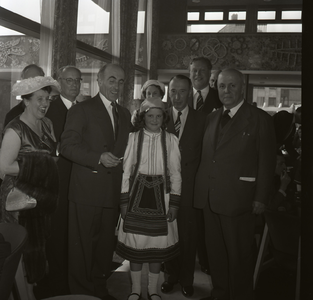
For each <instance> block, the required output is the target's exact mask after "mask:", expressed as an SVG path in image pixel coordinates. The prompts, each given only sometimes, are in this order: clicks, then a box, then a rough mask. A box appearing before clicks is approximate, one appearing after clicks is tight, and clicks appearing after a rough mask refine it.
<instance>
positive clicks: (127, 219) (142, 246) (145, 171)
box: [116, 98, 181, 300]
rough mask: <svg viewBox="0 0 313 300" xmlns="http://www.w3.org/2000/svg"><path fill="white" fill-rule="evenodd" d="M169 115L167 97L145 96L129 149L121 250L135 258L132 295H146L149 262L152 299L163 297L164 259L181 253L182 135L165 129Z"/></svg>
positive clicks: (133, 299)
mask: <svg viewBox="0 0 313 300" xmlns="http://www.w3.org/2000/svg"><path fill="white" fill-rule="evenodd" d="M167 121H168V116H167V114H166V112H165V110H164V106H163V102H162V101H161V99H159V98H158V99H155V98H150V99H146V100H144V101H143V103H142V104H141V106H140V109H139V111H138V113H137V118H136V121H135V128H136V130H137V131H136V132H133V133H131V134H130V135H129V140H128V145H127V148H126V151H125V156H124V173H123V180H122V192H121V216H122V221H121V225H120V229H119V234H118V243H117V250H116V252H117V254H118V255H120V256H121V257H123V258H125V259H127V260H129V261H130V274H131V279H132V292H131V294H130V295H129V296H128V299H129V300H138V299H140V298H141V270H142V264H143V263H149V280H148V282H149V284H148V299H149V300H160V299H161V297H160V296H159V295H158V294H157V283H158V278H159V274H160V269H161V263H162V262H164V261H167V260H171V259H173V258H174V257H175V256H176V255H178V253H179V245H178V231H177V223H176V216H177V210H178V208H179V202H180V192H181V174H180V151H179V146H178V139H177V137H176V136H175V135H173V134H171V133H168V132H166V131H165V130H164V129H165V124H166V122H167Z"/></svg>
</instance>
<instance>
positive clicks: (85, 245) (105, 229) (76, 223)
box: [69, 202, 118, 298]
mask: <svg viewBox="0 0 313 300" xmlns="http://www.w3.org/2000/svg"><path fill="white" fill-rule="evenodd" d="M117 213H118V209H117V208H102V207H95V206H88V205H80V204H77V203H74V202H70V204H69V286H70V290H71V293H72V294H85V295H91V296H95V297H99V298H103V297H104V296H106V295H107V294H108V290H107V286H106V281H107V279H108V277H109V276H110V274H111V266H112V256H113V252H114V249H115V226H116V220H117Z"/></svg>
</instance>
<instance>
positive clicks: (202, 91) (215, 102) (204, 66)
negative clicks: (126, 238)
mask: <svg viewBox="0 0 313 300" xmlns="http://www.w3.org/2000/svg"><path fill="white" fill-rule="evenodd" d="M189 71H190V79H191V82H192V86H193V93H192V96H191V98H190V99H189V102H188V104H189V106H191V107H192V108H194V109H195V110H200V111H203V112H205V113H206V114H209V113H211V112H212V111H214V110H216V109H218V108H219V107H221V106H222V103H221V101H220V99H219V97H218V93H217V90H216V89H214V88H212V87H210V78H211V71H212V64H211V61H210V60H209V59H208V58H206V57H195V58H194V59H192V61H191V63H190V66H189ZM198 229H199V235H198V237H199V240H198V259H199V264H200V266H201V270H202V272H204V273H206V274H210V268H209V263H208V258H207V255H206V253H207V250H206V245H205V237H204V220H203V216H202V215H201V216H199V218H198ZM209 280H210V278H209Z"/></svg>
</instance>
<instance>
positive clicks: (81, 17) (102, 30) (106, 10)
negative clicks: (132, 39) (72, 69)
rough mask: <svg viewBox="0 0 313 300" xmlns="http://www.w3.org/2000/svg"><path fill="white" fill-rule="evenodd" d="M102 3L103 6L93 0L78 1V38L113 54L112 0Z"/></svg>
mask: <svg viewBox="0 0 313 300" xmlns="http://www.w3.org/2000/svg"><path fill="white" fill-rule="evenodd" d="M101 3H102V6H100V5H99V4H96V3H95V2H94V1H92V0H83V1H79V2H78V16H77V39H78V40H80V41H82V42H84V43H86V44H88V45H91V46H94V47H96V48H98V49H101V50H103V51H105V52H108V53H110V54H112V36H111V34H110V16H111V7H112V5H111V0H108V1H104V2H101Z"/></svg>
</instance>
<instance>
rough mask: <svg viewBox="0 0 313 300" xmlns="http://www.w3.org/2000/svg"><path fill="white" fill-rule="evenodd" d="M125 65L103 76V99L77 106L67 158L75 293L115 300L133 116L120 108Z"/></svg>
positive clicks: (70, 118)
mask: <svg viewBox="0 0 313 300" xmlns="http://www.w3.org/2000/svg"><path fill="white" fill-rule="evenodd" d="M124 80H125V73H124V70H123V69H122V67H121V66H119V65H116V64H107V65H105V66H104V67H102V68H101V69H100V70H99V72H98V85H99V90H100V91H99V94H97V95H96V96H95V97H93V98H91V99H89V100H86V101H84V102H81V103H78V104H77V105H75V106H73V107H72V108H71V109H70V110H69V111H68V114H67V120H66V123H65V129H64V132H63V134H62V137H61V147H60V149H61V154H62V155H64V156H65V157H66V158H67V159H69V160H71V161H72V162H73V166H72V173H71V180H70V187H69V201H70V202H69V285H70V290H71V293H72V294H85V295H92V296H96V297H98V298H100V299H105V300H109V299H115V298H114V297H113V296H111V295H110V294H109V293H108V289H107V285H106V281H107V278H108V277H109V275H110V271H111V262H112V256H113V251H114V248H115V226H116V221H117V217H118V207H119V198H120V191H121V180H122V170H123V166H122V157H123V156H124V152H125V148H126V144H127V141H128V135H129V132H130V129H131V123H130V112H129V111H128V110H127V109H126V108H124V107H122V106H120V105H118V104H117V103H116V100H117V99H118V97H119V95H120V93H121V91H122V88H123V85H124Z"/></svg>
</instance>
